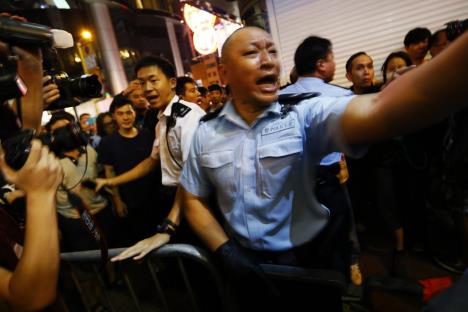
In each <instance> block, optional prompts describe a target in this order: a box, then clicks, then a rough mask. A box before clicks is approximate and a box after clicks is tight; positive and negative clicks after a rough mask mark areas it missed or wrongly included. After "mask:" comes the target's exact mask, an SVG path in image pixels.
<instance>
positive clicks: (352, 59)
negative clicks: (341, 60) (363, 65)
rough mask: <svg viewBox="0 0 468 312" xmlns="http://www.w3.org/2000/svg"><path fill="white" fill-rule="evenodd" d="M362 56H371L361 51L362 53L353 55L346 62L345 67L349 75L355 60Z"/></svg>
mask: <svg viewBox="0 0 468 312" xmlns="http://www.w3.org/2000/svg"><path fill="white" fill-rule="evenodd" d="M361 55H367V56H369V55H368V54H367V53H366V52H364V51H360V52H358V53H354V54H353V55H351V56H350V57H349V59H348V60H347V61H346V66H345V68H346V72H347V73H350V72H351V69H353V61H354V59H355V58H357V57H359V56H361ZM369 57H370V56H369Z"/></svg>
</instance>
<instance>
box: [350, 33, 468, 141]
mask: <svg viewBox="0 0 468 312" xmlns="http://www.w3.org/2000/svg"><path fill="white" fill-rule="evenodd" d="M467 50H468V33H466V34H464V35H463V36H461V37H460V38H459V39H458V40H456V41H455V42H453V43H452V44H451V45H450V46H449V47H448V48H447V50H445V51H444V52H442V53H441V54H440V55H438V56H437V57H436V58H434V59H433V60H431V61H430V62H428V63H427V64H424V65H421V66H420V67H418V68H416V69H415V70H412V71H410V72H408V73H407V74H405V75H403V76H401V77H399V78H397V79H396V80H395V81H394V82H392V83H391V84H390V85H388V87H386V88H385V89H384V90H383V91H382V92H380V93H379V94H377V95H375V96H358V97H356V98H354V99H353V100H352V101H351V103H350V104H349V105H348V108H347V109H346V111H345V114H344V116H343V122H342V126H343V134H344V137H345V140H346V141H347V142H348V143H352V144H353V143H354V144H356V143H367V142H371V141H376V140H380V139H384V138H388V137H393V136H396V135H400V134H403V133H407V132H410V131H414V130H417V129H420V128H422V127H424V126H427V125H430V124H432V123H435V122H437V121H439V120H442V119H443V118H445V117H446V116H447V115H448V114H450V113H451V112H454V111H457V110H459V109H461V108H462V107H463V106H464V105H466V104H467V103H468V92H466V88H467V84H466V81H468V57H467V54H466V53H467V52H466V51H467Z"/></svg>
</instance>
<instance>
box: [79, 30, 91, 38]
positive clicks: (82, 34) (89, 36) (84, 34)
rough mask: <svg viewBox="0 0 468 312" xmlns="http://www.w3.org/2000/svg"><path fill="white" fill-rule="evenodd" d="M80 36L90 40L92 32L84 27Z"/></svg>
mask: <svg viewBox="0 0 468 312" xmlns="http://www.w3.org/2000/svg"><path fill="white" fill-rule="evenodd" d="M81 38H83V39H85V40H91V39H93V34H92V33H91V32H90V31H89V30H86V29H84V30H83V31H81Z"/></svg>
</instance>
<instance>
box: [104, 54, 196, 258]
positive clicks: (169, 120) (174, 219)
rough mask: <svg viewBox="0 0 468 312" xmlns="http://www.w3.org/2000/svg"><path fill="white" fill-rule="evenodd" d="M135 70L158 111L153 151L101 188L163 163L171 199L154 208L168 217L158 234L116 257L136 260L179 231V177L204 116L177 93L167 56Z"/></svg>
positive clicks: (164, 181)
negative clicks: (194, 135)
mask: <svg viewBox="0 0 468 312" xmlns="http://www.w3.org/2000/svg"><path fill="white" fill-rule="evenodd" d="M135 73H136V76H137V79H138V80H139V81H140V83H141V85H142V88H143V90H144V92H145V96H146V98H147V100H148V101H149V103H150V105H151V106H153V107H155V108H157V109H158V111H159V113H158V119H159V122H158V124H157V126H156V138H155V140H154V144H153V150H152V152H151V155H148V156H147V158H146V159H144V160H143V161H141V162H140V163H139V164H138V165H136V166H135V167H134V168H133V169H131V170H129V171H127V172H125V173H122V174H120V175H118V176H116V177H113V178H109V179H98V180H97V184H98V189H99V188H100V187H102V186H104V185H111V186H117V185H121V184H125V183H128V182H130V181H133V180H135V179H138V178H141V177H143V176H145V175H147V174H148V173H150V172H151V171H152V170H153V169H154V168H155V167H156V166H161V170H162V184H163V190H162V193H164V195H163V196H164V197H165V198H167V199H168V200H167V203H166V205H158V206H157V207H154V209H160V210H161V211H162V212H163V213H165V214H166V215H167V218H166V219H165V220H164V221H163V222H162V224H161V225H160V226H159V228H158V233H156V234H155V235H154V236H152V237H150V238H148V239H145V240H143V241H141V242H139V243H137V244H136V245H135V246H133V247H131V248H129V249H128V250H127V251H125V252H123V253H122V254H121V255H120V256H118V257H116V258H114V260H121V259H125V258H128V257H131V256H134V255H136V257H135V259H137V258H138V259H139V258H142V257H143V256H144V255H146V254H147V253H148V252H150V251H151V250H153V249H155V248H158V247H160V246H161V245H163V244H165V243H167V242H168V241H169V239H170V237H171V235H173V234H175V232H176V231H177V228H178V224H179V222H180V204H181V197H180V191H178V190H177V186H178V184H179V176H180V172H181V171H182V166H183V164H184V162H185V161H186V160H187V157H188V152H189V149H190V144H191V142H192V136H193V134H194V132H195V130H196V129H197V127H198V123H199V119H200V118H201V117H202V116H203V115H205V112H204V111H203V110H202V109H201V108H200V107H199V106H198V105H197V104H194V103H190V102H187V101H184V100H182V99H180V98H179V97H178V96H177V95H176V93H175V87H176V75H175V70H174V67H173V66H172V64H171V63H169V62H168V61H167V60H166V59H163V58H160V57H155V56H147V57H145V58H143V59H141V60H140V61H139V62H138V63H137V64H136V66H135ZM161 206H164V207H161ZM155 222H156V221H155Z"/></svg>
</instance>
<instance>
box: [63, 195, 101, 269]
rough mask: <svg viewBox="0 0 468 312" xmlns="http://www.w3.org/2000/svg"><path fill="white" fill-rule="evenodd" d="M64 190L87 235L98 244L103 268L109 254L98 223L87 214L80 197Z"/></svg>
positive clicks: (87, 211)
mask: <svg viewBox="0 0 468 312" xmlns="http://www.w3.org/2000/svg"><path fill="white" fill-rule="evenodd" d="M62 187H63V186H62ZM64 190H65V192H66V193H67V196H68V200H69V201H70V203H71V204H72V205H73V207H75V209H76V210H77V211H78V214H79V215H80V219H81V221H82V224H83V225H84V227H85V228H86V229H87V230H88V232H89V234H90V235H91V236H92V237H93V239H94V240H95V241H96V242H97V243H98V244H99V246H100V249H101V268H104V266H105V265H106V263H107V259H108V256H109V253H108V247H107V240H106V238H105V237H104V235H103V234H102V230H101V228H100V227H99V224H98V222H97V221H96V219H95V218H94V216H93V215H92V214H91V213H90V212H89V210H88V208H87V207H86V205H85V203H84V202H83V200H82V199H81V197H80V196H78V195H77V194H75V193H73V192H71V191H70V190H68V189H66V188H64ZM104 209H105V208H104Z"/></svg>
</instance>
